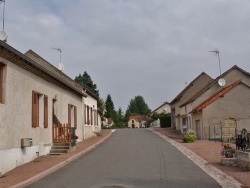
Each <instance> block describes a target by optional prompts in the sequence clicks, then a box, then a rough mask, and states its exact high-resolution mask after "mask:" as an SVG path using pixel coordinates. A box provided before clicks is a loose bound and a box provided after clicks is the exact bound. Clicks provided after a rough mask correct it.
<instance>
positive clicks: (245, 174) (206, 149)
mask: <svg viewBox="0 0 250 188" xmlns="http://www.w3.org/2000/svg"><path fill="white" fill-rule="evenodd" d="M153 131H156V132H158V133H159V135H162V136H163V137H164V135H165V136H167V137H166V138H167V139H169V138H170V139H169V141H170V142H171V143H172V144H174V143H177V144H178V145H181V146H183V150H187V148H188V149H189V150H187V151H190V150H191V151H192V152H194V153H195V154H197V155H198V156H200V157H201V158H203V159H205V160H206V161H207V165H212V166H213V167H216V168H217V169H219V170H221V171H222V172H224V173H225V174H228V175H229V176H231V177H233V178H235V179H236V180H238V181H239V182H240V183H241V184H242V185H243V186H242V187H243V188H246V187H250V171H246V170H243V169H240V168H238V167H227V166H222V165H221V163H220V160H221V157H220V150H221V143H220V142H214V141H207V140H197V141H195V142H194V143H183V142H182V135H181V134H178V133H177V132H176V131H174V130H172V129H171V128H153ZM110 135H111V130H102V134H101V136H98V137H93V138H90V139H87V140H84V141H83V142H79V143H77V149H76V150H75V151H73V152H70V153H67V154H65V155H58V156H56V155H46V156H41V157H38V158H36V159H35V160H34V161H31V162H29V163H26V164H24V165H21V166H19V167H17V168H15V169H13V170H11V171H9V172H8V173H6V174H4V176H3V177H2V178H0V188H7V187H12V188H15V187H23V186H24V185H26V184H27V183H30V182H33V181H36V180H38V179H40V178H42V177H44V176H46V175H48V174H49V173H51V172H53V171H55V170H57V169H59V168H60V167H62V166H63V165H65V164H67V163H68V162H70V161H72V160H74V159H75V158H77V157H80V156H81V155H83V154H84V153H86V152H87V151H89V150H91V149H93V148H94V147H96V146H97V145H98V144H100V143H101V142H102V141H103V140H105V139H106V138H108V137H109V136H110ZM178 147H179V146H178ZM188 157H190V156H188Z"/></svg>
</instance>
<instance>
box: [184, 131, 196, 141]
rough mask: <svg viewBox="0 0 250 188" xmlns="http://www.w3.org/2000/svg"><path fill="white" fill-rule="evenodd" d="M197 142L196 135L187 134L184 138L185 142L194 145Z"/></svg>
mask: <svg viewBox="0 0 250 188" xmlns="http://www.w3.org/2000/svg"><path fill="white" fill-rule="evenodd" d="M195 140H196V135H195V134H194V133H185V134H184V136H183V142H185V143H192V142H194V141H195Z"/></svg>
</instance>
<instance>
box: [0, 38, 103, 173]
mask: <svg viewBox="0 0 250 188" xmlns="http://www.w3.org/2000/svg"><path fill="white" fill-rule="evenodd" d="M86 97H87V94H86V93H85V91H84V90H83V88H82V87H81V86H80V85H79V84H77V83H76V82H75V81H73V80H72V79H71V78H69V77H68V76H67V75H65V74H64V73H63V72H61V71H60V70H58V69H57V68H55V67H54V66H52V65H51V64H49V63H48V62H47V61H45V60H44V59H43V58H41V57H40V56H39V55H37V54H36V53H34V52H33V51H28V52H27V53H26V54H22V53H21V52H19V51H17V50H16V49H14V48H13V47H11V46H9V45H8V44H6V43H4V42H3V41H0V120H1V121H0V156H1V160H0V174H4V173H6V172H7V171H9V170H11V169H13V168H15V167H17V166H19V165H22V164H24V163H26V162H29V161H31V160H33V159H34V158H36V157H37V155H46V154H48V153H49V151H50V149H51V146H52V144H53V141H54V140H57V141H58V139H59V137H60V139H69V138H70V133H69V131H70V130H71V129H75V130H76V135H77V136H78V137H79V140H83V139H86V138H88V137H90V136H91V135H90V133H89V130H87V128H90V127H87V125H86V119H85V115H84V114H87V116H88V119H87V122H91V121H92V123H91V128H90V129H91V130H92V131H96V128H97V127H98V126H99V125H100V124H99V125H98V121H99V122H100V118H99V119H98V118H97V116H98V115H97V114H98V113H97V107H96V106H97V104H96V98H92V96H89V97H87V98H86ZM85 105H86V106H89V108H88V107H87V109H89V111H88V112H87V113H85V112H86V111H85V110H84V106H85ZM97 120H98V121H97ZM59 123H60V124H59ZM63 124H65V125H67V127H69V129H68V132H67V133H65V132H64V133H63V132H62V131H61V132H60V131H59V132H58V131H53V130H55V129H56V128H58V127H57V126H56V125H63ZM55 132H56V134H55ZM85 133H86V134H85Z"/></svg>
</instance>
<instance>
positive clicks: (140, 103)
mask: <svg viewBox="0 0 250 188" xmlns="http://www.w3.org/2000/svg"><path fill="white" fill-rule="evenodd" d="M150 112H151V110H150V109H149V107H148V105H147V104H146V103H145V101H144V98H143V97H142V96H140V95H138V96H135V98H134V99H131V101H130V103H129V105H128V108H127V110H126V115H125V117H126V120H128V118H129V116H131V115H132V114H136V115H148V114H149V113H150Z"/></svg>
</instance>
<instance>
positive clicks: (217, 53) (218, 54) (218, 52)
mask: <svg viewBox="0 0 250 188" xmlns="http://www.w3.org/2000/svg"><path fill="white" fill-rule="evenodd" d="M209 52H213V53H214V54H215V55H217V56H218V60H219V68H220V75H221V66H220V51H219V50H218V49H214V50H211V51H209Z"/></svg>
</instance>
